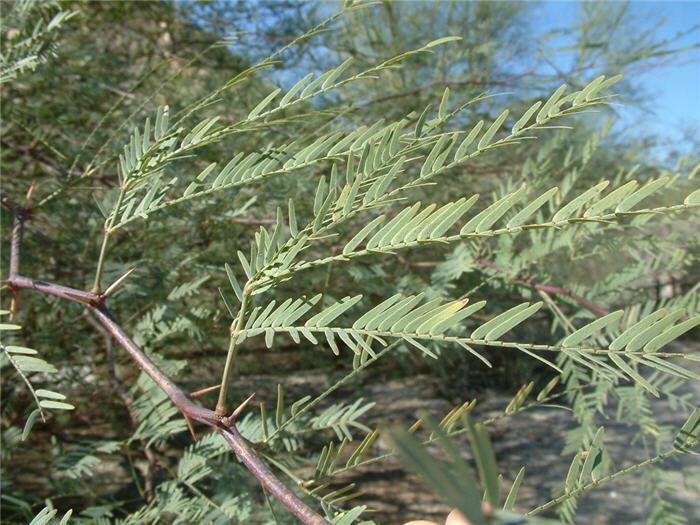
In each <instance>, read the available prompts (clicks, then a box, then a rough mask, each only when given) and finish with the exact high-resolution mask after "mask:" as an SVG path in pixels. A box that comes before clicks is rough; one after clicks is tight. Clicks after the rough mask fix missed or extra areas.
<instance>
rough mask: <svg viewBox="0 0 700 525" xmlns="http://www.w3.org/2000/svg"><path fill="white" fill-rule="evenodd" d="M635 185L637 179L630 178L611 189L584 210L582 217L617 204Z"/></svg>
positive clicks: (600, 211) (594, 214)
mask: <svg viewBox="0 0 700 525" xmlns="http://www.w3.org/2000/svg"><path fill="white" fill-rule="evenodd" d="M636 187H637V181H636V180H631V181H629V182H628V183H627V184H624V185H623V186H620V187H619V188H617V189H615V190H613V191H611V192H610V193H609V194H608V195H606V196H605V197H603V198H602V199H600V200H599V201H598V202H596V203H595V204H594V205H593V206H591V207H590V208H588V209H587V210H586V213H584V214H583V216H584V217H594V216H596V215H600V214H601V213H602V212H603V211H605V210H606V209H607V208H610V207H612V206H614V205H616V204H618V203H619V202H620V201H621V200H622V199H624V198H625V197H626V196H627V195H628V194H629V193H630V192H632V191H634V189H635V188H636Z"/></svg>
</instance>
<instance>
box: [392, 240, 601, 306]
mask: <svg viewBox="0 0 700 525" xmlns="http://www.w3.org/2000/svg"><path fill="white" fill-rule="evenodd" d="M396 257H397V258H398V259H399V261H400V262H401V264H403V265H404V266H406V268H408V269H411V268H435V267H436V266H438V265H439V264H441V263H439V262H434V261H422V262H410V261H408V260H406V259H405V258H403V257H401V256H400V255H398V254H397V256H396ZM474 262H475V263H478V264H481V265H482V266H486V267H488V268H491V269H492V270H495V271H497V272H499V273H504V274H506V275H508V276H509V277H511V278H512V279H513V280H515V281H518V282H521V283H523V284H527V285H529V286H532V287H533V288H534V289H535V290H540V291H543V292H546V293H551V294H556V295H565V296H567V297H569V298H571V299H573V300H574V301H576V302H577V303H579V304H580V305H581V306H584V307H586V308H588V309H589V310H590V311H591V312H594V313H596V314H598V315H608V314H609V313H610V311H608V310H606V309H605V308H601V307H600V306H598V305H596V304H594V303H592V302H591V301H589V300H588V299H586V298H584V297H581V296H580V295H577V294H575V293H574V292H572V291H570V290H565V289H564V288H558V287H556V286H549V285H548V284H542V283H538V282H537V281H535V280H534V279H531V278H530V277H526V276H523V275H514V274H513V272H512V271H511V270H509V269H507V268H503V267H501V266H499V265H498V264H496V263H494V262H492V261H489V260H487V259H484V258H483V257H474Z"/></svg>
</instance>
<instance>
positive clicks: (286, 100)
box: [280, 73, 314, 107]
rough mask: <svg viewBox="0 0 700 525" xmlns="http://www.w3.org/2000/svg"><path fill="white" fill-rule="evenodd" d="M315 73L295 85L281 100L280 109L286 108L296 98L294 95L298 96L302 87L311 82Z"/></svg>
mask: <svg viewBox="0 0 700 525" xmlns="http://www.w3.org/2000/svg"><path fill="white" fill-rule="evenodd" d="M313 76H314V74H313V73H309V74H308V75H306V76H305V77H304V78H302V79H301V80H299V81H298V82H297V83H296V84H294V85H293V86H292V87H291V89H290V90H289V91H287V93H286V94H285V95H284V96H283V97H282V100H280V107H284V106H286V105H287V104H288V103H289V101H290V100H292V98H294V95H296V94H297V91H299V90H300V89H301V86H303V85H304V84H306V83H307V82H308V81H309V80H311V77H313Z"/></svg>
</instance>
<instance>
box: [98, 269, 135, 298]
mask: <svg viewBox="0 0 700 525" xmlns="http://www.w3.org/2000/svg"><path fill="white" fill-rule="evenodd" d="M135 271H136V266H134V267H133V268H132V269H131V270H129V271H128V272H126V273H125V274H124V275H122V276H121V277H120V278H119V279H117V280H116V281H114V282H113V283H112V284H111V285H110V287H109V288H107V289H106V290H105V292H104V293H103V294H102V298H103V299H106V298H107V297H109V296H110V295H112V294H113V293H114V292H116V291H117V289H118V288H119V287H120V286H121V285H122V284H124V281H126V280H127V279H128V278H129V276H130V275H131V274H132V273H134V272H135Z"/></svg>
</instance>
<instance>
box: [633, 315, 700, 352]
mask: <svg viewBox="0 0 700 525" xmlns="http://www.w3.org/2000/svg"><path fill="white" fill-rule="evenodd" d="M699 324H700V315H696V316H695V317H691V318H690V319H688V320H686V321H683V322H682V323H679V324H677V325H676V326H672V327H671V328H667V329H666V330H664V331H663V332H661V333H660V334H659V335H657V336H656V337H654V338H653V339H652V340H651V341H649V342H648V343H647V344H646V345H644V351H645V352H656V351H657V350H658V349H659V348H661V347H662V346H664V345H665V344H668V343H670V342H671V341H673V340H674V339H677V338H679V337H680V336H681V335H683V334H684V333H686V332H688V331H689V330H692V329H693V328H695V327H696V326H698V325H699Z"/></svg>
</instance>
